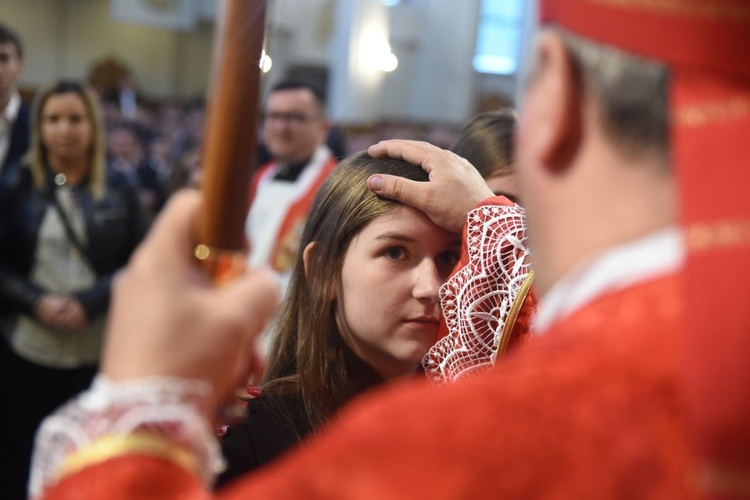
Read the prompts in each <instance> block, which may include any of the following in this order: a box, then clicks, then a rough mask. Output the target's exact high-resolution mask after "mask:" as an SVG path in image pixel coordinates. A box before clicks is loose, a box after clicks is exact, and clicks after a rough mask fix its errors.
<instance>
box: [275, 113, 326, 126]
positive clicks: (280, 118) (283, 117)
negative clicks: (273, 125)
mask: <svg viewBox="0 0 750 500" xmlns="http://www.w3.org/2000/svg"><path fill="white" fill-rule="evenodd" d="M263 118H264V121H266V122H286V123H289V124H290V125H303V124H305V123H308V122H311V121H313V120H316V119H317V118H318V116H317V115H306V114H304V113H277V112H274V111H271V112H270V113H266V114H265V115H264V117H263Z"/></svg>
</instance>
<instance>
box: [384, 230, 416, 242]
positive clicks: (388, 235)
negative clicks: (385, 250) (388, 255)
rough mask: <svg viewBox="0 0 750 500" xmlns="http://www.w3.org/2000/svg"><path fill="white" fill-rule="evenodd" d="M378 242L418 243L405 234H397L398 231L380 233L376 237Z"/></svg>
mask: <svg viewBox="0 0 750 500" xmlns="http://www.w3.org/2000/svg"><path fill="white" fill-rule="evenodd" d="M375 239H376V240H396V241H409V242H411V241H416V240H415V239H414V238H412V237H411V236H407V235H405V234H403V233H397V232H396V231H386V232H385V233H380V234H379V235H377V236H376V237H375Z"/></svg>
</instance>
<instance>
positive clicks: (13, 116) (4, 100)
mask: <svg viewBox="0 0 750 500" xmlns="http://www.w3.org/2000/svg"><path fill="white" fill-rule="evenodd" d="M23 69H24V63H23V45H22V43H21V38H20V37H19V36H18V34H17V33H16V32H15V31H13V30H12V29H11V28H9V27H8V26H6V25H4V24H2V23H0V178H4V177H5V176H6V175H7V174H8V172H9V170H10V169H11V168H15V165H16V164H17V163H18V162H19V160H20V159H21V157H22V156H23V155H24V154H25V153H26V150H27V149H28V147H29V109H28V106H26V105H25V104H24V103H23V102H22V101H21V96H20V95H19V93H18V88H17V83H18V78H19V77H20V76H21V73H23Z"/></svg>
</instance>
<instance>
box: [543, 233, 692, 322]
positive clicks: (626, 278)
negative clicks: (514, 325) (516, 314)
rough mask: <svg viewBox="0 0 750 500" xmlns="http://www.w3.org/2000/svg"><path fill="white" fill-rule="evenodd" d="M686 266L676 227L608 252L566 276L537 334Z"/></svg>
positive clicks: (550, 295)
mask: <svg viewBox="0 0 750 500" xmlns="http://www.w3.org/2000/svg"><path fill="white" fill-rule="evenodd" d="M684 262H685V248H684V244H683V236H682V232H681V231H680V230H679V229H678V228H677V227H675V226H670V227H668V228H665V229H661V230H659V231H656V232H653V233H650V234H648V235H646V236H643V237H641V238H638V239H637V240H634V241H632V242H630V243H627V244H625V245H621V246H618V247H616V248H613V249H611V250H608V251H606V252H604V253H602V254H600V255H598V256H597V257H594V258H593V259H591V260H589V261H588V262H585V263H584V264H582V265H580V266H578V267H577V268H576V269H574V270H573V271H572V272H570V273H568V274H567V275H565V276H564V277H563V278H562V279H561V280H559V281H558V282H557V283H556V284H555V285H554V286H553V287H552V288H551V289H550V290H549V292H547V293H546V294H545V295H544V297H543V298H542V300H541V303H540V306H539V310H538V311H537V313H536V315H535V317H534V324H533V331H534V333H535V334H536V335H539V334H543V333H544V332H545V331H547V330H548V329H549V327H550V326H552V325H553V324H555V323H557V322H558V321H559V320H561V319H563V318H564V317H565V316H568V315H569V314H571V313H572V312H575V311H576V310H578V309H580V308H581V307H583V306H584V305H586V304H587V303H589V302H591V301H592V300H593V299H595V298H597V297H599V296H602V295H604V294H607V293H611V292H614V291H617V290H621V289H623V288H627V287H629V286H632V285H635V284H636V283H639V282H642V281H646V280H649V279H652V278H655V277H658V276H665V275H669V274H673V273H675V272H677V271H679V270H680V269H681V268H682V267H683V264H684Z"/></svg>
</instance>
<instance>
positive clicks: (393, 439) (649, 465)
mask: <svg viewBox="0 0 750 500" xmlns="http://www.w3.org/2000/svg"><path fill="white" fill-rule="evenodd" d="M681 286H682V277H668V278H661V279H658V280H653V281H651V282H647V283H644V284H641V285H638V286H634V287H631V288H629V289H626V290H623V291H620V292H617V293H613V294H610V295H607V296H604V297H601V298H599V299H597V300H595V301H594V302H593V303H591V304H590V305H588V306H586V307H585V308H583V309H581V310H579V311H578V312H576V313H574V314H573V315H571V316H570V317H569V318H567V319H565V320H563V321H562V322H560V323H559V324H558V325H557V326H555V327H553V329H552V330H550V331H549V332H548V333H546V334H545V335H544V336H542V337H540V338H539V339H537V340H536V341H535V342H533V343H530V344H527V345H525V346H523V347H521V348H519V349H516V350H515V351H514V352H512V353H509V355H508V357H507V358H506V359H505V360H504V362H503V363H499V364H498V365H497V366H495V367H494V368H492V369H490V370H488V371H486V372H484V373H482V374H479V375H477V376H476V377H473V378H469V379H466V380H464V381H461V382H458V383H456V384H452V385H448V386H430V385H429V383H418V382H416V383H405V384H401V385H397V386H392V387H390V388H385V389H384V391H385V393H383V392H380V393H379V394H376V395H374V396H373V395H367V396H365V397H363V398H361V399H360V400H359V401H358V402H355V403H354V404H353V405H352V406H351V407H349V409H348V410H346V411H345V412H344V415H343V418H341V420H339V421H338V422H334V423H333V424H332V425H331V427H330V428H329V430H328V431H324V432H322V434H321V435H319V436H318V438H316V440H315V441H316V442H313V443H310V445H309V446H303V447H302V448H301V449H300V450H298V451H297V452H294V453H292V454H290V455H288V456H286V457H285V458H284V459H282V460H281V461H280V462H278V463H276V464H275V465H272V466H271V467H270V468H268V469H264V470H261V471H259V472H258V473H256V474H253V475H250V476H247V477H246V478H244V479H242V480H240V481H238V482H237V483H235V484H234V485H230V487H229V488H228V489H226V490H224V491H222V492H220V493H219V494H217V495H216V498H226V499H240V498H243V499H244V498H252V499H262V498H263V499H264V498H273V499H279V498H289V499H292V498H294V499H299V498H306V499H309V498H325V499H330V498H356V499H369V498H372V499H384V498H389V499H390V498H438V499H439V498H471V499H476V498H535V499H536V498H596V499H600V498H638V499H644V498H658V499H664V498H685V497H689V495H688V492H687V491H685V488H686V487H687V485H686V483H685V474H686V471H687V453H688V450H687V444H686V442H685V438H684V436H685V429H684V415H683V413H684V412H683V406H682V404H681V387H680V386H679V385H678V380H679V378H678V376H677V373H678V353H677V347H678V331H681V329H680V327H679V324H678V322H679V318H680V317H681V314H682V301H681V299H680V295H679V294H680V289H681ZM154 495H156V496H154ZM82 496H85V497H86V498H107V499H108V500H119V499H126V498H127V499H131V498H145V497H149V496H151V497H158V498H191V499H192V498H211V495H210V494H209V493H207V492H205V491H204V490H202V489H201V487H200V485H199V483H198V482H197V481H196V480H195V479H194V478H192V477H191V476H189V475H188V474H186V473H184V472H183V471H182V470H181V469H179V468H178V467H177V466H174V465H172V464H170V463H168V462H166V461H160V460H158V459H155V458H151V457H144V456H128V457H122V458H117V459H112V460H109V461H107V462H104V463H102V464H100V465H97V466H94V467H89V468H87V469H84V470H83V471H82V472H79V473H77V474H74V475H72V476H70V477H68V478H66V479H64V480H63V481H61V482H60V483H58V484H57V485H55V487H54V488H53V489H52V490H51V491H49V494H48V496H47V498H50V499H72V498H81V497H82Z"/></svg>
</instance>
